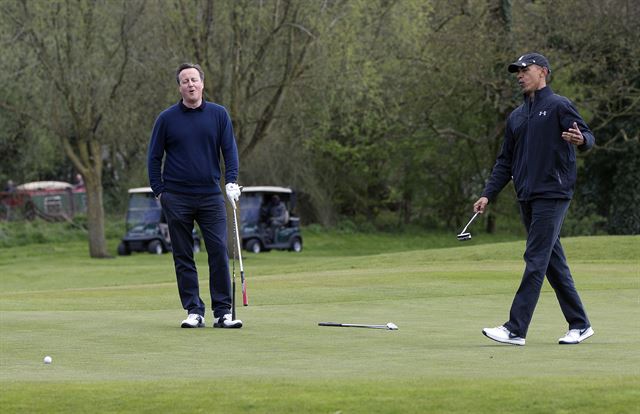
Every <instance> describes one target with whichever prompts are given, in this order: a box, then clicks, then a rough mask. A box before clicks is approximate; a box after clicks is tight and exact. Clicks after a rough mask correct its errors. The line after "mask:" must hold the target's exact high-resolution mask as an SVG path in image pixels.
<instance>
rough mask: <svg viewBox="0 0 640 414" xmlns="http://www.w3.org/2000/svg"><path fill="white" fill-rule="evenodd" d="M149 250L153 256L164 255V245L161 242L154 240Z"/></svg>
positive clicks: (148, 247)
mask: <svg viewBox="0 0 640 414" xmlns="http://www.w3.org/2000/svg"><path fill="white" fill-rule="evenodd" d="M147 250H148V251H149V253H151V254H162V252H163V250H162V243H160V241H159V240H153V241H151V242H149V245H148V246H147Z"/></svg>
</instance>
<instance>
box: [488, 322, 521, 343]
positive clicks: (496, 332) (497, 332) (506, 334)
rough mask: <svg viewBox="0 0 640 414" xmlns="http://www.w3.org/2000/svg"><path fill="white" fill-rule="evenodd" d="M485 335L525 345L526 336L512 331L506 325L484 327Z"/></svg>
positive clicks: (500, 340)
mask: <svg viewBox="0 0 640 414" xmlns="http://www.w3.org/2000/svg"><path fill="white" fill-rule="evenodd" d="M482 333H483V334H484V336H486V337H487V338H489V339H493V340H494V341H497V342H502V343H504V344H512V345H524V338H520V337H519V336H518V335H515V334H513V333H511V332H510V331H509V330H508V329H507V328H505V327H504V326H496V327H495V328H484V329H483V330H482Z"/></svg>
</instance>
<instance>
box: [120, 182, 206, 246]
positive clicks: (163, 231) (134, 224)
mask: <svg viewBox="0 0 640 414" xmlns="http://www.w3.org/2000/svg"><path fill="white" fill-rule="evenodd" d="M126 226H127V234H125V236H124V237H123V238H122V241H121V242H120V244H119V245H118V254H119V255H120V256H126V255H129V254H131V252H145V251H146V252H149V253H153V254H162V253H165V252H170V251H171V237H170V236H169V226H168V225H167V220H166V218H165V217H164V214H163V213H162V207H161V206H160V201H159V200H157V199H156V197H155V195H154V194H153V191H151V188H150V187H140V188H131V189H129V207H128V209H127V218H126ZM193 251H194V253H197V252H199V251H200V237H199V236H198V233H197V232H196V230H195V229H194V230H193Z"/></svg>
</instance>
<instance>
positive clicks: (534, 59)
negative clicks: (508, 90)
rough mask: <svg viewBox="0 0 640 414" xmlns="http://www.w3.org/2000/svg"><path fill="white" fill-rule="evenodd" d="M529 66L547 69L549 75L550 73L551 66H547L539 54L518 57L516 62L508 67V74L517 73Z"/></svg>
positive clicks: (544, 58)
mask: <svg viewBox="0 0 640 414" xmlns="http://www.w3.org/2000/svg"><path fill="white" fill-rule="evenodd" d="M531 65H538V66H541V67H543V68H547V69H548V70H549V73H551V66H549V61H548V60H547V58H546V57H544V56H542V55H541V54H540V53H527V54H525V55H522V56H520V57H519V58H518V60H516V61H515V62H513V63H512V64H510V65H509V72H511V73H514V72H517V71H518V69H520V68H526V67H527V66H531Z"/></svg>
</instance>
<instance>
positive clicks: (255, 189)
mask: <svg viewBox="0 0 640 414" xmlns="http://www.w3.org/2000/svg"><path fill="white" fill-rule="evenodd" d="M242 192H243V193H281V194H291V193H293V190H292V189H290V188H287V187H275V186H268V185H263V186H252V187H242Z"/></svg>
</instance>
